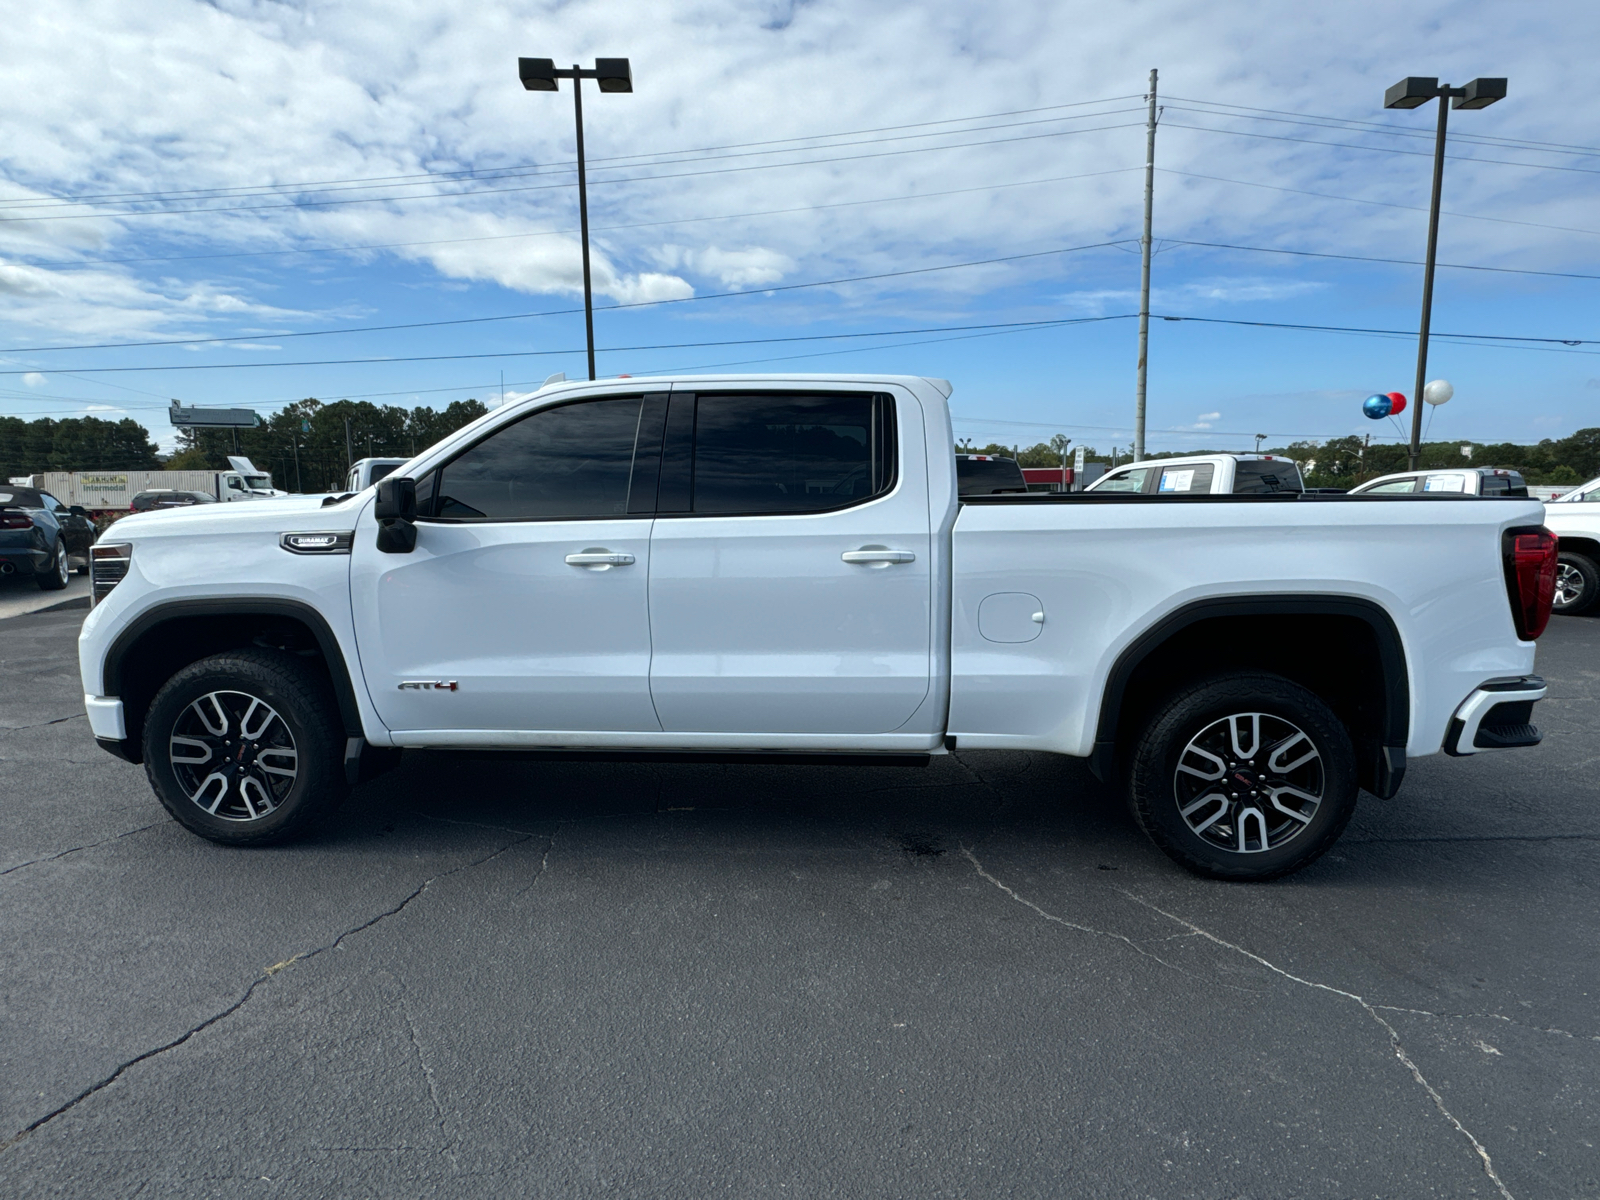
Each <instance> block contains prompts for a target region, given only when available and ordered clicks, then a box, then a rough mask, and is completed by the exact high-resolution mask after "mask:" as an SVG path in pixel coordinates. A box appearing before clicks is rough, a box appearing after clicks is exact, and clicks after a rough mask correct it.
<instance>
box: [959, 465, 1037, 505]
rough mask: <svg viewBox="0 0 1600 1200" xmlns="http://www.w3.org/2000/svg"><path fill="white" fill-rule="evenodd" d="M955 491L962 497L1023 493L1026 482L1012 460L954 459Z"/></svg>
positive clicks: (1025, 489) (1020, 469) (1026, 485)
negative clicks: (997, 493)
mask: <svg viewBox="0 0 1600 1200" xmlns="http://www.w3.org/2000/svg"><path fill="white" fill-rule="evenodd" d="M956 489H957V491H958V493H959V494H960V495H963V496H987V495H992V494H994V493H995V492H1004V491H1012V492H1025V491H1027V490H1028V481H1027V479H1026V478H1024V476H1023V474H1022V468H1021V467H1019V466H1018V465H1017V460H1016V459H1014V458H969V457H965V456H957V458H956Z"/></svg>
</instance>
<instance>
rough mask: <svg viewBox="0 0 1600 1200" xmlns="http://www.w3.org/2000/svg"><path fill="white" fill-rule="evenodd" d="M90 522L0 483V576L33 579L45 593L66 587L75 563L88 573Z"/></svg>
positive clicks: (43, 497) (45, 495) (42, 495)
mask: <svg viewBox="0 0 1600 1200" xmlns="http://www.w3.org/2000/svg"><path fill="white" fill-rule="evenodd" d="M93 544H94V524H93V522H91V521H90V520H89V514H88V513H87V512H85V511H84V510H83V509H82V508H77V507H73V508H68V507H67V506H66V505H65V504H63V503H61V501H59V500H57V499H56V498H55V497H54V496H52V495H51V494H50V493H49V492H41V491H40V490H39V489H37V488H28V487H15V486H12V485H10V484H0V575H32V576H33V578H34V581H35V582H36V583H38V585H39V586H40V587H41V588H43V589H44V590H45V591H47V592H53V591H59V590H60V589H61V588H64V587H66V586H67V580H68V578H69V577H70V576H71V573H72V570H73V567H74V565H75V564H74V562H73V560H74V559H77V560H80V561H81V565H80V566H78V570H79V571H80V572H82V573H85V574H87V573H88V570H89V547H90V546H91V545H93Z"/></svg>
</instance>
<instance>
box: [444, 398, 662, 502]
mask: <svg viewBox="0 0 1600 1200" xmlns="http://www.w3.org/2000/svg"><path fill="white" fill-rule="evenodd" d="M638 425H639V398H638V397H637V396H632V397H628V398H627V399H618V400H591V401H588V402H585V403H581V404H567V405H563V406H562V407H560V408H547V409H544V410H542V411H540V412H536V413H533V414H532V415H530V416H527V417H524V418H523V419H522V420H520V421H518V422H516V423H515V424H513V425H509V426H506V427H505V428H503V429H499V430H497V431H495V432H494V433H493V434H491V435H490V436H489V437H488V438H486V439H485V440H483V441H481V442H479V443H478V444H477V445H476V446H474V447H472V449H470V450H468V451H466V452H465V453H464V454H462V455H461V456H460V457H459V458H456V459H454V460H453V461H451V462H449V463H447V464H445V466H444V468H443V469H442V470H441V471H440V472H439V476H440V478H439V481H438V502H437V511H436V512H435V513H434V515H435V516H438V517H442V518H445V519H452V520H489V521H520V520H532V519H538V518H559V517H619V516H622V515H624V514H625V513H626V512H627V511H628V477H629V474H630V473H631V471H632V469H633V442H634V434H635V431H636V430H637V428H638ZM421 499H422V498H421V496H420V495H419V497H418V500H419V508H418V511H419V512H421V511H423V510H422V508H421V507H420V501H421Z"/></svg>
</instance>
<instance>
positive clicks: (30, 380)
mask: <svg viewBox="0 0 1600 1200" xmlns="http://www.w3.org/2000/svg"><path fill="white" fill-rule="evenodd" d="M22 382H23V383H25V384H27V385H28V386H29V387H43V386H44V384H45V378H44V376H43V375H41V374H39V372H37V371H29V372H28V373H27V374H26V375H24V376H23V377H22Z"/></svg>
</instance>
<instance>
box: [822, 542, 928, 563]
mask: <svg viewBox="0 0 1600 1200" xmlns="http://www.w3.org/2000/svg"><path fill="white" fill-rule="evenodd" d="M839 557H840V558H842V559H844V561H845V562H847V563H861V564H864V565H866V566H869V567H870V566H880V567H887V566H888V565H889V564H890V563H908V562H916V561H917V556H916V555H915V554H913V553H912V552H911V551H909V550H888V549H885V548H883V547H881V546H869V547H868V548H866V549H864V550H846V551H845V552H844V553H843V554H841V555H840V556H839Z"/></svg>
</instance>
